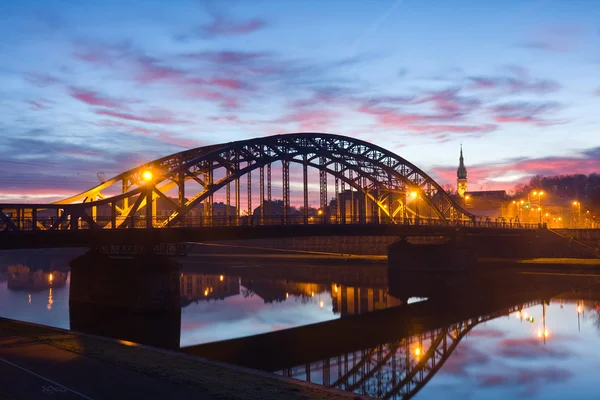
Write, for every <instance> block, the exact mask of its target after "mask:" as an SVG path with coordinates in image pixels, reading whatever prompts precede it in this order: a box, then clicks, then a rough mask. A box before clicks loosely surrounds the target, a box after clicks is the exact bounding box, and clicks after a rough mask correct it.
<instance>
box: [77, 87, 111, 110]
mask: <svg viewBox="0 0 600 400" xmlns="http://www.w3.org/2000/svg"><path fill="white" fill-rule="evenodd" d="M69 94H70V95H71V96H72V97H74V98H76V99H77V100H79V101H82V102H84V103H86V104H90V105H92V106H104V107H109V108H120V105H119V103H117V102H116V101H114V100H111V99H108V98H106V97H103V96H101V95H99V94H98V93H96V92H93V91H91V90H85V89H78V88H75V87H71V88H70V89H69Z"/></svg>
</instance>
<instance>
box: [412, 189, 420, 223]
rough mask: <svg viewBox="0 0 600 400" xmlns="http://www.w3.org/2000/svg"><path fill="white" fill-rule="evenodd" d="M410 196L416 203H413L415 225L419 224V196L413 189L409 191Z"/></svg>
mask: <svg viewBox="0 0 600 400" xmlns="http://www.w3.org/2000/svg"><path fill="white" fill-rule="evenodd" d="M410 197H412V198H413V199H416V200H417V203H416V204H415V221H416V222H417V225H418V224H419V198H418V195H417V192H416V191H414V190H413V191H412V192H410Z"/></svg>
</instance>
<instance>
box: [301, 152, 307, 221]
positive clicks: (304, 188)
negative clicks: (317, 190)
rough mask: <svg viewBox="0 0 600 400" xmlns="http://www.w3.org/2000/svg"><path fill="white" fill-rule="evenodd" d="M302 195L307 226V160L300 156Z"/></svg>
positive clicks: (304, 156)
mask: <svg viewBox="0 0 600 400" xmlns="http://www.w3.org/2000/svg"><path fill="white" fill-rule="evenodd" d="M302 193H303V194H304V210H303V217H304V224H308V158H307V156H306V154H304V155H303V156H302Z"/></svg>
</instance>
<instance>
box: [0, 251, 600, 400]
mask: <svg viewBox="0 0 600 400" xmlns="http://www.w3.org/2000/svg"><path fill="white" fill-rule="evenodd" d="M11 257H12V256H11ZM64 260H66V258H64V259H63V261H62V262H55V263H54V264H52V265H50V266H48V265H47V264H44V265H43V266H44V268H43V270H40V271H38V272H37V274H33V273H32V271H30V273H28V274H25V270H23V269H22V270H20V273H21V274H22V277H21V278H20V279H19V278H18V277H17V278H15V276H14V272H15V268H12V269H10V270H9V269H8V268H7V267H8V265H11V266H14V265H17V264H22V265H26V264H27V263H29V264H30V265H34V264H35V261H32V260H31V259H23V262H20V263H16V262H15V260H14V257H12V258H11V260H10V261H9V262H7V261H6V259H4V261H2V260H0V261H2V263H0V316H3V317H8V318H13V319H17V320H22V321H30V322H35V323H39V324H44V325H49V326H55V327H60V328H66V329H68V328H69V327H70V315H69V289H70V287H71V284H72V282H71V275H70V273H69V272H68V269H67V268H65V265H66V264H65V261H64ZM183 264H184V265H183V273H182V274H181V275H180V277H179V281H180V291H181V292H180V294H181V307H182V309H181V321H180V323H181V331H180V337H179V343H180V345H181V346H182V347H186V346H191V347H188V349H194V348H195V345H198V344H206V343H212V342H215V341H222V340H227V339H234V338H245V339H243V340H244V341H245V342H244V343H245V345H246V346H247V348H248V352H250V353H251V352H252V351H256V352H257V355H258V354H263V355H267V354H268V357H271V358H270V359H269V360H267V361H268V363H266V364H264V363H263V364H258V362H259V361H257V360H258V359H259V358H263V359H264V358H267V357H265V356H263V357H258V356H257V357H254V356H253V355H252V354H250V357H248V359H249V360H250V361H247V360H246V361H245V362H246V364H245V365H248V362H249V363H252V362H256V363H257V364H256V365H251V364H250V365H249V366H254V367H257V368H264V369H268V370H269V371H272V372H274V373H276V374H280V375H285V376H290V377H293V378H296V379H300V380H309V381H311V382H313V383H317V384H322V385H325V386H329V387H335V388H338V389H342V390H348V391H352V392H355V393H359V394H364V395H368V396H372V397H374V398H382V399H406V398H415V399H438V398H444V399H463V398H474V399H506V398H517V397H523V398H533V399H564V398H578V399H587V398H589V399H592V398H597V397H598V396H597V394H596V387H595V379H596V376H595V375H596V371H597V370H598V368H599V367H600V310H599V308H600V305H599V303H598V301H599V300H600V290H598V289H600V279H599V277H598V276H596V275H595V274H593V273H592V274H589V275H583V276H579V275H573V276H563V275H557V274H555V272H552V271H547V272H543V273H542V274H540V275H533V274H523V272H526V271H513V272H510V273H506V274H504V273H502V274H497V275H494V274H491V275H490V276H487V275H485V276H476V277H457V276H451V277H448V276H443V277H439V276H432V275H418V274H417V275H410V276H403V277H402V279H401V280H399V281H392V282H388V277H387V270H386V266H383V265H381V266H372V265H370V266H359V265H348V266H344V265H337V266H334V265H330V266H322V265H311V264H309V263H308V264H307V262H306V261H304V264H294V263H292V262H290V261H289V260H283V261H280V262H278V263H277V262H275V263H273V262H272V263H270V264H265V265H261V266H258V265H255V263H251V264H252V265H250V266H249V265H239V264H228V263H227V262H226V261H220V264H219V263H217V264H215V263H203V262H198V261H197V260H196V261H194V259H193V258H190V259H188V260H185V261H183ZM31 269H33V268H31ZM17 272H19V270H18V269H17ZM11 273H12V274H13V275H11ZM50 274H52V277H51V278H50ZM25 276H27V279H24V277H25ZM113 278H114V279H118V277H113ZM9 286H10V287H9ZM104 318H105V319H106V320H103V321H101V322H102V323H104V322H109V318H110V317H104ZM316 323H322V324H317V325H310V324H316ZM307 325H310V326H307ZM297 327H304V328H301V329H303V330H302V331H301V333H299V334H298V335H296V336H294V334H295V332H296V331H298V332H300V330H298V329H287V328H297ZM286 329H287V330H286ZM268 332H274V333H272V334H271V335H275V336H270V338H272V339H273V340H272V345H271V344H270V345H269V349H268V350H269V351H268V352H265V349H264V348H262V347H260V346H261V345H260V344H258V343H260V342H259V341H257V340H259V339H255V338H260V336H259V337H256V336H252V335H256V334H263V333H268ZM269 340H271V339H269ZM290 344H292V345H290ZM208 346H209V349H210V346H211V345H208ZM298 349H300V351H297V350H298ZM273 355H275V356H273ZM229 361H230V362H232V361H235V360H229ZM262 361H264V360H262ZM242 364H243V363H242ZM265 365H268V368H267V367H264V366H265Z"/></svg>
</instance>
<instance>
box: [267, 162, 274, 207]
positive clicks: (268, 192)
mask: <svg viewBox="0 0 600 400" xmlns="http://www.w3.org/2000/svg"><path fill="white" fill-rule="evenodd" d="M267 202H268V205H267V207H268V208H267V215H268V216H269V217H272V216H273V207H272V204H271V163H269V164H267Z"/></svg>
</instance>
